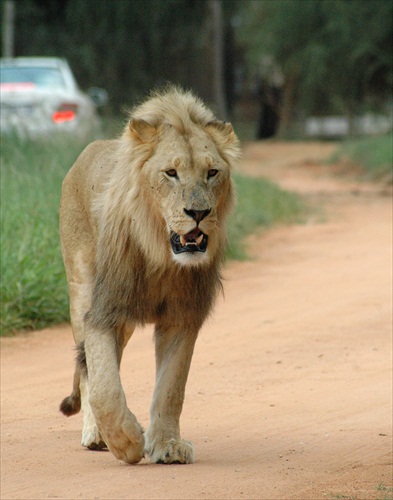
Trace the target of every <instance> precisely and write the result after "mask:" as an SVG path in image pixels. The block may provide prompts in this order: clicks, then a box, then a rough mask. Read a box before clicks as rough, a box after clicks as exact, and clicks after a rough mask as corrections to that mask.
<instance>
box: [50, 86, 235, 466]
mask: <svg viewBox="0 0 393 500" xmlns="http://www.w3.org/2000/svg"><path fill="white" fill-rule="evenodd" d="M238 158H239V147H238V141H237V138H236V136H235V134H234V132H233V129H232V126H231V125H230V124H225V123H223V122H218V121H217V120H215V118H214V116H213V114H212V113H211V111H210V110H208V109H207V108H206V107H205V106H204V104H203V103H202V102H201V101H200V100H198V99H197V98H195V97H194V96H193V95H192V94H191V93H188V92H184V91H182V90H180V89H177V88H173V87H172V88H169V89H167V90H166V91H165V92H163V93H156V94H154V95H152V96H151V97H150V99H148V100H147V101H146V102H144V103H143V104H142V105H140V106H138V107H137V108H135V109H134V111H133V112H132V113H131V116H130V121H129V124H128V125H127V127H126V129H125V131H124V134H123V135H122V137H121V138H120V139H118V140H114V141H98V142H95V143H93V144H91V145H90V146H88V147H87V148H86V149H85V151H84V152H83V153H82V154H81V156H80V157H79V158H78V160H77V161H76V163H75V165H74V166H73V167H72V169H71V170H70V171H69V173H68V175H67V177H66V178H65V180H64V183H63V194H62V201H61V208H60V232H61V243H62V251H63V257H64V263H65V268H66V273H67V279H68V284H69V294H70V310H71V321H72V326H73V331H74V338H75V341H76V343H77V344H79V343H80V342H84V350H85V355H86V363H87V371H88V381H87V380H86V375H85V374H84V371H83V370H81V367H80V366H79V365H77V368H76V373H75V377H74V389H73V393H72V395H71V396H70V397H69V398H66V399H65V400H64V401H63V404H62V411H63V412H64V413H66V414H67V415H71V414H72V413H75V412H76V411H78V410H79V407H80V406H82V409H83V410H84V413H85V419H84V429H83V434H82V436H83V437H82V444H83V445H85V446H88V447H90V448H97V447H102V445H103V442H105V443H106V445H107V446H108V447H109V449H110V450H111V451H112V452H113V454H114V455H115V456H116V457H118V458H119V459H122V460H124V461H126V462H131V463H132V462H138V461H139V460H140V459H141V457H142V456H143V454H144V451H145V452H147V453H148V454H149V455H150V457H151V459H152V461H154V462H165V463H174V462H176V463H189V462H192V461H193V448H192V445H191V443H190V442H188V441H184V440H182V439H181V437H180V428H179V418H180V413H181V409H182V404H183V398H184V390H185V384H186V380H187V375H188V370H189V366H190V363H191V358H192V352H193V348H194V343H195V340H196V338H197V335H198V331H199V329H200V327H201V326H202V324H203V322H204V320H205V318H206V317H207V315H208V314H209V312H210V310H211V308H212V305H213V303H214V299H215V297H216V294H217V291H218V290H219V288H220V286H221V282H220V266H221V263H222V260H223V253H224V248H225V243H226V241H225V238H226V236H225V219H226V217H227V215H228V213H229V211H230V209H231V207H232V205H233V200H234V191H233V186H232V182H231V176H230V171H231V169H232V167H233V166H234V164H235V163H236V162H237V160H238ZM168 171H169V173H168ZM173 171H176V172H175V173H176V174H177V175H176V176H173V175H172V176H171V175H169V174H171V173H172V174H173ZM216 171H218V173H217V174H215V172H216ZM195 214H203V216H199V215H198V217H199V218H201V219H202V220H199V219H198V220H197V219H195ZM197 224H198V229H199V230H200V231H202V233H204V234H205V235H207V236H208V244H207V249H206V252H202V251H200V252H183V253H176V254H175V253H174V252H173V250H172V248H171V245H170V238H171V235H173V234H174V233H175V234H177V235H187V234H188V233H192V232H193V231H194V230H197V229H196V226H197ZM150 322H152V323H155V346H156V387H155V391H154V396H153V403H152V406H151V410H150V414H151V422H150V426H149V429H148V430H147V432H146V434H145V435H144V434H143V431H142V429H141V427H140V426H139V424H138V422H137V420H136V418H135V416H134V415H133V414H132V413H131V412H130V411H129V409H128V408H127V404H126V399H125V395H124V392H123V389H122V386H121V381H120V377H119V364H120V359H121V355H122V351H123V349H124V347H125V345H126V344H127V342H128V340H129V338H130V337H131V335H132V332H133V330H134V328H135V326H136V325H137V324H144V323H150ZM78 381H79V382H78ZM87 397H88V401H86V398H87ZM81 399H82V403H81Z"/></svg>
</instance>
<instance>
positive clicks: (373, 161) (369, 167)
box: [330, 134, 393, 182]
mask: <svg viewBox="0 0 393 500" xmlns="http://www.w3.org/2000/svg"><path fill="white" fill-rule="evenodd" d="M340 160H342V161H350V162H351V163H353V164H356V165H358V166H360V167H362V169H363V170H364V171H365V173H366V178H367V179H376V180H384V181H386V182H393V137H392V135H391V134H387V135H381V136H375V137H363V138H360V139H355V140H349V141H345V142H344V143H343V144H342V145H341V146H340V148H339V149H338V151H337V152H336V153H334V155H333V156H332V157H331V159H330V162H332V163H334V162H337V161H340Z"/></svg>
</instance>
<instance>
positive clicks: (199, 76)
mask: <svg viewBox="0 0 393 500" xmlns="http://www.w3.org/2000/svg"><path fill="white" fill-rule="evenodd" d="M15 6H16V55H17V56H20V55H26V56H37V55H47V56H59V57H65V58H67V59H68V61H69V62H70V65H71V67H72V68H73V70H74V72H75V74H76V77H77V80H78V82H79V83H80V84H81V86H82V88H87V87H89V86H92V85H94V86H100V87H103V88H105V89H107V90H108V92H109V97H110V105H111V107H112V109H113V110H114V111H119V110H121V109H122V107H123V106H130V104H131V103H133V102H135V101H136V100H139V99H140V98H142V97H144V96H145V94H146V92H148V91H149V90H150V89H151V88H152V87H156V86H160V85H162V84H163V83H165V82H166V81H171V82H173V83H178V84H181V85H183V86H186V87H194V88H197V89H198V91H199V92H198V93H199V94H201V95H202V97H204V98H206V87H207V86H210V84H211V81H210V78H211V73H212V72H211V71H209V70H208V69H207V68H208V65H209V57H210V55H209V53H206V51H205V48H204V37H206V36H208V32H209V26H208V19H209V16H208V14H209V10H208V5H207V2H201V1H199V0H132V1H128V0H118V1H113V0H112V1H104V0H100V1H97V0H83V1H81V0H23V2H15ZM224 7H225V10H226V11H228V12H230V11H231V9H233V1H232V0H230V1H228V0H227V2H225V3H224ZM32 26H34V29H32ZM206 83H208V85H206Z"/></svg>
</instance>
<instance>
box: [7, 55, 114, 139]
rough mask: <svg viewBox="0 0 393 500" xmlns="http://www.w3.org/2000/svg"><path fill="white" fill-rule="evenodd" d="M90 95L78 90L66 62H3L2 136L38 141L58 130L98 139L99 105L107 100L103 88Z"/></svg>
mask: <svg viewBox="0 0 393 500" xmlns="http://www.w3.org/2000/svg"><path fill="white" fill-rule="evenodd" d="M90 92H91V94H90V95H87V94H85V93H83V92H82V91H81V90H80V89H79V88H78V85H77V83H76V81H75V78H74V76H73V74H72V71H71V69H70V67H69V65H68V63H67V61H66V60H64V59H59V58H52V57H17V58H14V59H1V61H0V95H1V99H0V103H1V122H0V123H1V133H2V134H7V133H10V132H11V133H12V132H14V133H17V134H18V135H20V136H22V137H32V138H36V137H40V136H44V135H47V134H50V133H53V132H56V131H59V132H69V133H73V134H75V135H77V136H80V138H81V139H91V138H95V137H97V136H98V135H99V133H100V132H99V131H100V119H99V117H98V114H97V112H96V106H97V105H103V104H105V102H106V99H107V97H106V92H105V91H104V90H103V89H98V88H93V89H90ZM93 99H94V101H95V103H94V102H93Z"/></svg>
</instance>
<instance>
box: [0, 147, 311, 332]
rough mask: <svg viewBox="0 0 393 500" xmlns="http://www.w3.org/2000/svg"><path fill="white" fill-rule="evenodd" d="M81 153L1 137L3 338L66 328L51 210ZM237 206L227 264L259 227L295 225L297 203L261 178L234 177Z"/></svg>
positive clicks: (55, 219)
mask: <svg viewBox="0 0 393 500" xmlns="http://www.w3.org/2000/svg"><path fill="white" fill-rule="evenodd" d="M82 149H83V145H82V144H76V143H75V140H73V141H71V139H70V140H66V139H65V138H64V137H62V138H61V139H60V138H56V137H54V138H52V139H51V140H49V141H48V139H46V140H45V141H37V142H29V141H23V142H22V141H20V140H18V139H17V138H15V137H14V138H2V147H1V193H0V194H1V234H2V237H1V240H0V256H1V287H0V294H1V323H0V331H1V334H2V335H5V334H9V333H12V332H15V331H21V330H32V329H38V328H43V327H46V326H50V325H53V324H57V323H60V322H63V321H68V319H69V313H68V297H67V285H66V279H65V274H64V269H63V263H62V257H61V252H60V243H59V231H58V207H59V202H60V190H61V183H62V180H63V178H64V176H65V174H66V172H67V170H68V169H69V168H70V166H71V165H72V164H73V162H74V161H75V159H76V158H77V156H78V154H79V153H80V152H81V150H82ZM235 182H236V185H237V191H238V205H237V208H236V210H235V212H234V214H233V215H232V216H231V218H230V221H229V241H230V246H229V249H228V257H229V258H231V259H244V258H245V257H246V253H245V250H244V247H243V240H244V238H245V236H247V235H248V234H250V233H252V232H253V231H254V230H255V229H256V228H257V227H258V226H265V227H266V226H269V225H271V224H274V223H277V222H293V221H294V220H297V219H298V217H299V215H300V213H301V211H302V206H301V203H300V201H299V199H298V198H297V197H296V196H295V195H293V194H291V193H287V192H283V191H282V190H280V189H279V188H278V187H277V186H275V185H274V184H272V183H271V182H269V181H267V180H264V179H254V178H248V177H244V176H240V175H237V176H236V177H235Z"/></svg>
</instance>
